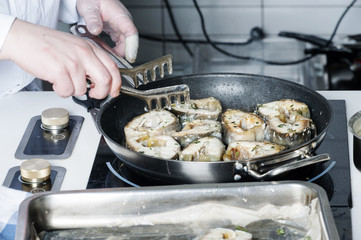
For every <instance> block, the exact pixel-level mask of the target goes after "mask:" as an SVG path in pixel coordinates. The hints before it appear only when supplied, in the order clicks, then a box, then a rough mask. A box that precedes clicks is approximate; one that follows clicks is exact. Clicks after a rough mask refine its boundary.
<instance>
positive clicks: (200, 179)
mask: <svg viewBox="0 0 361 240" xmlns="http://www.w3.org/2000/svg"><path fill="white" fill-rule="evenodd" d="M178 84H187V85H188V86H189V87H190V90H191V98H192V99H198V98H205V97H210V96H213V97H216V98H217V99H219V100H220V101H221V103H222V106H223V110H226V109H228V108H232V109H240V110H244V111H251V112H252V111H254V109H255V107H256V105H257V104H261V103H266V102H270V101H275V100H280V99H285V98H289V99H295V100H298V101H301V102H304V103H306V104H307V105H308V106H309V108H310V111H311V118H312V119H313V121H314V123H315V125H316V127H317V132H318V135H317V136H315V137H314V138H313V139H311V140H310V141H308V142H305V143H303V144H301V145H299V146H296V147H293V148H291V149H288V150H286V151H283V152H281V153H278V154H274V155H270V156H267V157H261V158H254V159H249V160H242V161H231V162H185V161H179V160H165V159H157V158H153V157H149V156H146V155H143V154H141V153H137V152H134V151H131V150H129V149H127V148H126V147H125V136H124V131H123V129H124V126H125V125H126V124H127V123H128V122H129V121H131V120H132V119H133V118H134V117H136V116H139V115H140V114H143V113H144V112H145V111H144V107H145V103H144V102H143V101H142V100H140V99H137V98H134V97H131V96H127V95H120V96H119V97H117V98H114V99H111V100H108V101H107V102H105V103H104V104H103V106H102V107H101V109H100V111H99V113H98V116H97V119H96V122H97V126H98V128H99V130H100V132H101V134H102V135H103V136H104V138H105V140H106V142H107V144H108V145H109V147H110V148H111V150H112V151H113V152H114V154H115V155H116V156H117V157H118V158H120V159H121V160H122V161H123V162H124V163H125V164H126V165H127V166H128V167H130V168H131V169H132V170H135V171H137V172H139V173H141V174H143V175H146V176H149V177H156V178H161V179H164V180H165V181H168V182H174V183H205V182H230V181H235V180H238V181H244V180H246V179H249V178H250V176H251V177H252V178H256V179H259V180H264V179H270V178H272V177H274V176H277V175H279V174H281V173H284V172H285V171H289V170H294V169H295V168H299V167H303V166H305V165H310V164H314V163H316V162H322V161H325V160H328V159H329V155H328V154H321V155H318V156H313V157H310V154H311V153H312V152H313V151H314V150H316V149H317V147H318V146H319V145H320V143H321V142H322V140H323V138H324V136H325V135H326V132H327V128H328V126H329V124H330V121H331V120H332V110H331V107H330V105H329V102H328V101H327V100H326V99H325V98H324V97H323V96H321V95H320V94H318V93H317V92H315V91H313V90H311V89H308V88H306V87H304V86H302V85H300V84H296V83H293V82H290V81H286V80H281V79H277V78H273V77H267V76H260V75H249V74H224V73H222V74H201V75H190V76H182V77H174V78H169V79H164V80H159V81H156V82H151V83H148V84H147V85H142V86H140V87H139V89H141V90H145V89H151V88H158V87H166V86H170V85H178Z"/></svg>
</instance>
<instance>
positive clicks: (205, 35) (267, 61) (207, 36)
mask: <svg viewBox="0 0 361 240" xmlns="http://www.w3.org/2000/svg"><path fill="white" fill-rule="evenodd" d="M356 1H357V0H353V1H352V2H351V4H349V5H348V6H347V8H346V9H345V11H344V12H343V14H342V15H341V17H340V18H339V20H338V22H337V24H336V27H335V29H334V31H333V33H332V36H331V38H330V40H329V41H328V42H329V43H327V44H331V42H332V39H333V37H334V35H335V34H336V31H337V28H338V26H339V25H340V23H341V21H342V19H343V17H344V16H345V15H346V13H347V12H348V10H349V9H350V8H351V7H352V6H353V5H354V3H355V2H356ZM193 4H194V6H195V8H196V10H197V12H198V14H199V17H200V19H201V24H202V31H203V35H204V37H205V38H206V39H207V41H208V42H209V44H211V46H212V47H213V48H214V49H216V50H217V51H219V52H221V53H223V54H224V55H226V56H230V57H233V58H237V59H242V60H253V61H259V62H263V63H266V64H270V65H293V64H299V63H302V62H305V61H308V60H310V59H311V58H313V57H314V56H316V54H311V55H310V56H307V57H305V58H302V59H299V60H295V61H289V62H275V61H269V60H264V59H260V58H254V57H249V56H239V55H235V54H233V53H230V52H227V51H225V50H223V49H221V48H219V47H217V46H216V45H215V44H214V43H213V42H212V40H211V39H210V37H209V35H208V33H207V31H206V28H205V22H204V17H203V14H202V12H201V10H200V8H199V5H198V3H197V1H196V0H193ZM327 46H328V45H327Z"/></svg>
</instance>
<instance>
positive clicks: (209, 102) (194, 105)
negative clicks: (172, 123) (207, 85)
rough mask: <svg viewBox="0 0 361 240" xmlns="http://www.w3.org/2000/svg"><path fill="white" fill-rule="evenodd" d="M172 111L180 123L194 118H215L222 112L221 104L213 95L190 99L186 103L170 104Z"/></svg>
mask: <svg viewBox="0 0 361 240" xmlns="http://www.w3.org/2000/svg"><path fill="white" fill-rule="evenodd" d="M172 112H173V113H174V114H175V115H177V116H178V117H179V118H180V122H181V124H183V123H185V122H186V121H193V120H195V119H211V120H217V119H218V117H219V115H220V114H221V112H222V105H221V102H220V101H219V100H218V99H216V98H214V97H209V98H202V99H191V101H190V103H188V104H186V103H182V104H179V105H175V104H174V105H172Z"/></svg>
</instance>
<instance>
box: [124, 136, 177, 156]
mask: <svg viewBox="0 0 361 240" xmlns="http://www.w3.org/2000/svg"><path fill="white" fill-rule="evenodd" d="M127 147H128V148H129V149H131V150H133V151H136V152H139V153H143V154H145V155H148V156H151V157H156V158H163V159H176V158H177V157H178V153H179V151H180V150H181V147H180V145H179V143H178V142H177V141H176V140H175V139H174V138H172V137H171V136H167V135H160V136H152V137H149V136H147V135H143V136H137V137H132V138H130V139H128V140H127Z"/></svg>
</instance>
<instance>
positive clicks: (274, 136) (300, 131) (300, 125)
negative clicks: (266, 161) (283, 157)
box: [265, 114, 316, 147]
mask: <svg viewBox="0 0 361 240" xmlns="http://www.w3.org/2000/svg"><path fill="white" fill-rule="evenodd" d="M315 134H316V126H315V125H314V123H313V122H312V120H311V119H309V118H305V117H302V116H301V115H299V114H292V115H291V116H290V118H287V117H286V116H285V115H280V116H279V117H274V118H271V119H269V120H268V123H267V127H266V131H265V139H266V140H267V141H270V142H273V143H277V144H280V145H283V146H286V147H293V146H296V145H299V144H301V143H303V142H306V141H308V140H310V139H311V138H312V137H313V136H314V135H315Z"/></svg>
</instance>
